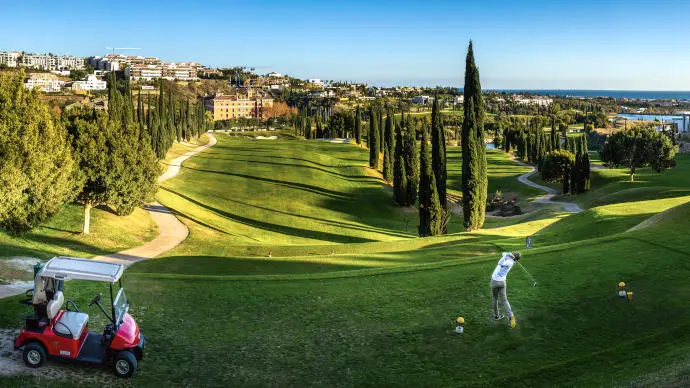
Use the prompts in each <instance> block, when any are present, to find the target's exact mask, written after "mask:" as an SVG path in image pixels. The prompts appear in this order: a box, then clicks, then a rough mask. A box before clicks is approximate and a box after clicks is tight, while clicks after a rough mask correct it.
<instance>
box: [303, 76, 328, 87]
mask: <svg viewBox="0 0 690 388" xmlns="http://www.w3.org/2000/svg"><path fill="white" fill-rule="evenodd" d="M307 82H309V83H310V84H311V85H314V86H325V85H326V84H325V83H324V82H323V80H320V79H318V78H310V79H308V80H307Z"/></svg>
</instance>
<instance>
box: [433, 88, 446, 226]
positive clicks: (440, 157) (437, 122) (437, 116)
mask: <svg viewBox="0 0 690 388" xmlns="http://www.w3.org/2000/svg"><path fill="white" fill-rule="evenodd" d="M431 166H432V171H433V172H434V177H435V181H436V190H437V192H438V199H439V201H440V203H441V206H442V207H443V209H444V210H447V209H448V202H447V198H446V180H447V178H448V172H447V170H446V135H445V133H444V130H443V124H442V122H441V112H440V111H439V107H438V94H437V95H436V98H434V105H433V106H432V108H431ZM444 232H445V230H444Z"/></svg>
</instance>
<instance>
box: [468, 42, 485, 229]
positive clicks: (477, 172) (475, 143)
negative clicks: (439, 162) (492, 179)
mask: <svg viewBox="0 0 690 388" xmlns="http://www.w3.org/2000/svg"><path fill="white" fill-rule="evenodd" d="M464 93H465V102H464V109H465V110H464V116H465V117H464V120H463V123H462V140H461V142H462V194H463V195H462V202H463V216H464V225H465V229H467V230H470V231H471V230H477V229H480V228H481V227H482V226H483V225H484V217H485V211H486V195H487V184H488V181H487V175H486V154H485V152H486V151H485V146H484V102H483V99H482V90H481V84H480V81H479V70H478V69H477V66H476V65H475V63H474V52H473V51H472V41H470V44H469V47H468V49H467V59H466V65H465V88H464Z"/></svg>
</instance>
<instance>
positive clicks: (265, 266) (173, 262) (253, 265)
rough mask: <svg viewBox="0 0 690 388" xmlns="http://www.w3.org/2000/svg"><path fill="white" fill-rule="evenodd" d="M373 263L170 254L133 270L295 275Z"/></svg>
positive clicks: (211, 273)
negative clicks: (353, 263) (355, 263)
mask: <svg viewBox="0 0 690 388" xmlns="http://www.w3.org/2000/svg"><path fill="white" fill-rule="evenodd" d="M366 268H371V267H370V266H363V265H350V264H344V263H343V264H338V263H332V262H331V263H325V262H317V261H299V260H285V259H270V258H265V259H241V258H231V257H219V256H171V257H164V258H160V259H156V260H150V261H146V262H140V263H137V264H134V265H133V266H132V267H131V269H130V270H129V271H131V272H132V273H177V274H185V275H221V276H223V275H292V274H303V273H323V272H334V271H349V270H355V269H366Z"/></svg>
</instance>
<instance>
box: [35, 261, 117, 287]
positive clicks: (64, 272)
mask: <svg viewBox="0 0 690 388" xmlns="http://www.w3.org/2000/svg"><path fill="white" fill-rule="evenodd" d="M123 271H124V267H123V266H122V264H114V263H107V262H105V261H97V260H89V259H79V258H76V257H67V256H59V257H53V258H52V259H50V261H48V263H47V264H46V265H45V266H44V267H43V269H42V270H41V273H40V276H42V277H44V278H55V279H60V280H72V279H77V280H93V281H97V282H110V283H115V282H117V281H118V280H120V276H122V272H123Z"/></svg>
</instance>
